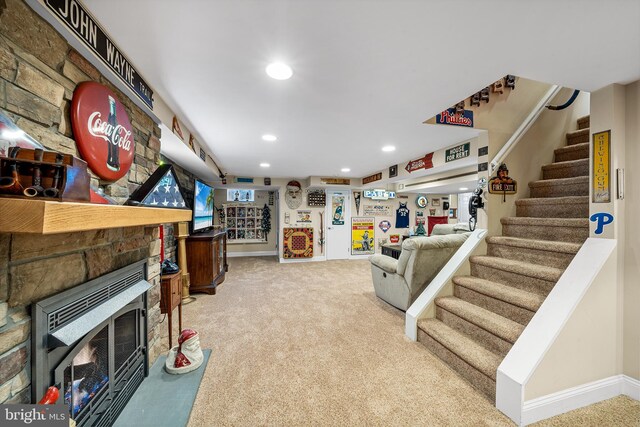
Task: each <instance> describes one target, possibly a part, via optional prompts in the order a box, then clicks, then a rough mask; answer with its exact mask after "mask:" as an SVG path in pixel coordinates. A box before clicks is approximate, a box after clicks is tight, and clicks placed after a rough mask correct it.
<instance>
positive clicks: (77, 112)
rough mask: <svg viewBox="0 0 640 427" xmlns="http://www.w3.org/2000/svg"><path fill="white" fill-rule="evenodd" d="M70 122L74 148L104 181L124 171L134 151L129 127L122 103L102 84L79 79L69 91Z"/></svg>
mask: <svg viewBox="0 0 640 427" xmlns="http://www.w3.org/2000/svg"><path fill="white" fill-rule="evenodd" d="M71 125H72V127H73V135H74V137H75V140H76V145H77V146H78V151H79V152H80V155H81V156H82V158H83V159H84V160H85V161H86V162H87V165H88V166H89V168H90V169H91V170H92V171H93V172H94V173H95V174H96V175H98V176H99V177H100V178H102V179H104V180H106V181H117V180H119V179H120V178H122V177H123V176H125V175H126V174H127V172H128V171H129V168H130V167H131V164H132V163H133V157H134V155H135V152H136V150H135V142H134V140H133V128H132V127H131V122H130V121H129V116H128V115H127V111H126V110H125V108H124V105H122V103H121V102H120V101H119V100H118V98H117V97H116V95H115V94H114V93H113V92H112V91H111V90H110V89H109V88H107V87H106V86H103V85H101V84H99V83H96V82H82V83H80V84H79V85H78V87H77V88H76V90H75V91H74V92H73V100H72V101H71Z"/></svg>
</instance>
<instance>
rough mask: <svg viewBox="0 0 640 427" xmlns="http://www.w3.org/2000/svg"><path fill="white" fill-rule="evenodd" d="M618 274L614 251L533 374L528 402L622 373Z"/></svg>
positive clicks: (529, 382)
mask: <svg viewBox="0 0 640 427" xmlns="http://www.w3.org/2000/svg"><path fill="white" fill-rule="evenodd" d="M615 277H616V253H615V251H614V252H613V254H612V255H611V257H610V259H609V260H608V261H607V262H606V263H605V265H604V267H603V269H602V270H600V272H599V273H598V275H597V276H596V277H595V279H594V282H593V284H592V285H591V287H590V288H589V289H588V290H587V292H586V294H585V295H584V297H583V299H582V301H581V302H580V304H579V305H578V307H577V308H576V309H575V311H574V312H573V313H572V314H571V317H570V318H569V320H568V321H567V323H566V324H565V326H564V328H563V329H562V331H561V332H560V334H559V335H558V337H557V338H556V340H555V341H554V342H553V344H552V345H551V348H549V350H548V351H547V353H546V354H545V355H544V357H543V359H542V361H541V362H540V364H539V365H538V366H537V368H536V369H535V371H534V372H533V374H532V375H531V378H530V379H529V381H528V382H527V384H526V388H525V396H524V400H525V401H527V400H531V399H535V398H537V397H541V396H545V395H548V394H551V393H555V392H558V391H561V390H566V389H568V388H571V387H576V386H580V385H583V384H586V383H589V382H592V381H596V380H601V379H604V378H608V377H611V376H613V375H616V374H618V373H620V370H619V366H618V348H617V341H618V340H617V337H616V334H615V333H613V332H615V331H616V328H617V310H616V308H617V305H618V301H617V292H616V287H617V284H616V281H615Z"/></svg>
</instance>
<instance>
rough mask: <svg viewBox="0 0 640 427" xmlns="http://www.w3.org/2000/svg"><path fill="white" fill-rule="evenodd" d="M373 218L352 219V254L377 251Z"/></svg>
mask: <svg viewBox="0 0 640 427" xmlns="http://www.w3.org/2000/svg"><path fill="white" fill-rule="evenodd" d="M373 222H374V219H373V218H352V219H351V255H371V254H374V253H375V243H374V242H375V239H374V237H375V236H374V234H375V229H374V225H373Z"/></svg>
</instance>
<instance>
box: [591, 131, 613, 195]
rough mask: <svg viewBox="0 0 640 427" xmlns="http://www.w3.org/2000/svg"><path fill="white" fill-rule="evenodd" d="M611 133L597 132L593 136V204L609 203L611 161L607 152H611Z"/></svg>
mask: <svg viewBox="0 0 640 427" xmlns="http://www.w3.org/2000/svg"><path fill="white" fill-rule="evenodd" d="M610 141H611V131H610V130H606V131H604V132H598V133H594V134H593V172H592V175H593V176H592V178H591V180H592V182H593V192H592V201H593V203H609V202H611V185H610V181H611V179H610V176H609V175H610V173H609V170H610V169H611V160H610V155H609V151H610V150H611V143H610Z"/></svg>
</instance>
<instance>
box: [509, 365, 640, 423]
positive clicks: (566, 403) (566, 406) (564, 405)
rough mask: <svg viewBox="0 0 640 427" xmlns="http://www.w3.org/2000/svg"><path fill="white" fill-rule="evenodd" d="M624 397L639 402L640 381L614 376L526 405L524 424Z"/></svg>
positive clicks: (535, 400)
mask: <svg viewBox="0 0 640 427" xmlns="http://www.w3.org/2000/svg"><path fill="white" fill-rule="evenodd" d="M621 394H624V395H627V396H629V397H631V398H633V399H636V400H640V381H638V380H636V379H633V378H630V377H628V376H626V375H615V376H612V377H609V378H604V379H602V380H598V381H593V382H591V383H587V384H583V385H580V386H577V387H572V388H569V389H566V390H562V391H559V392H557V393H552V394H548V395H546V396H542V397H538V398H536V399H532V400H528V401H526V402H524V405H523V408H522V423H521V425H529V424H532V423H535V422H537V421H540V420H544V419H547V418H551V417H554V416H556V415H560V414H564V413H565V412H569V411H573V410H574V409H579V408H582V407H584V406H588V405H592V404H594V403H598V402H601V401H603V400H607V399H611V398H614V397H616V396H619V395H621Z"/></svg>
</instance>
